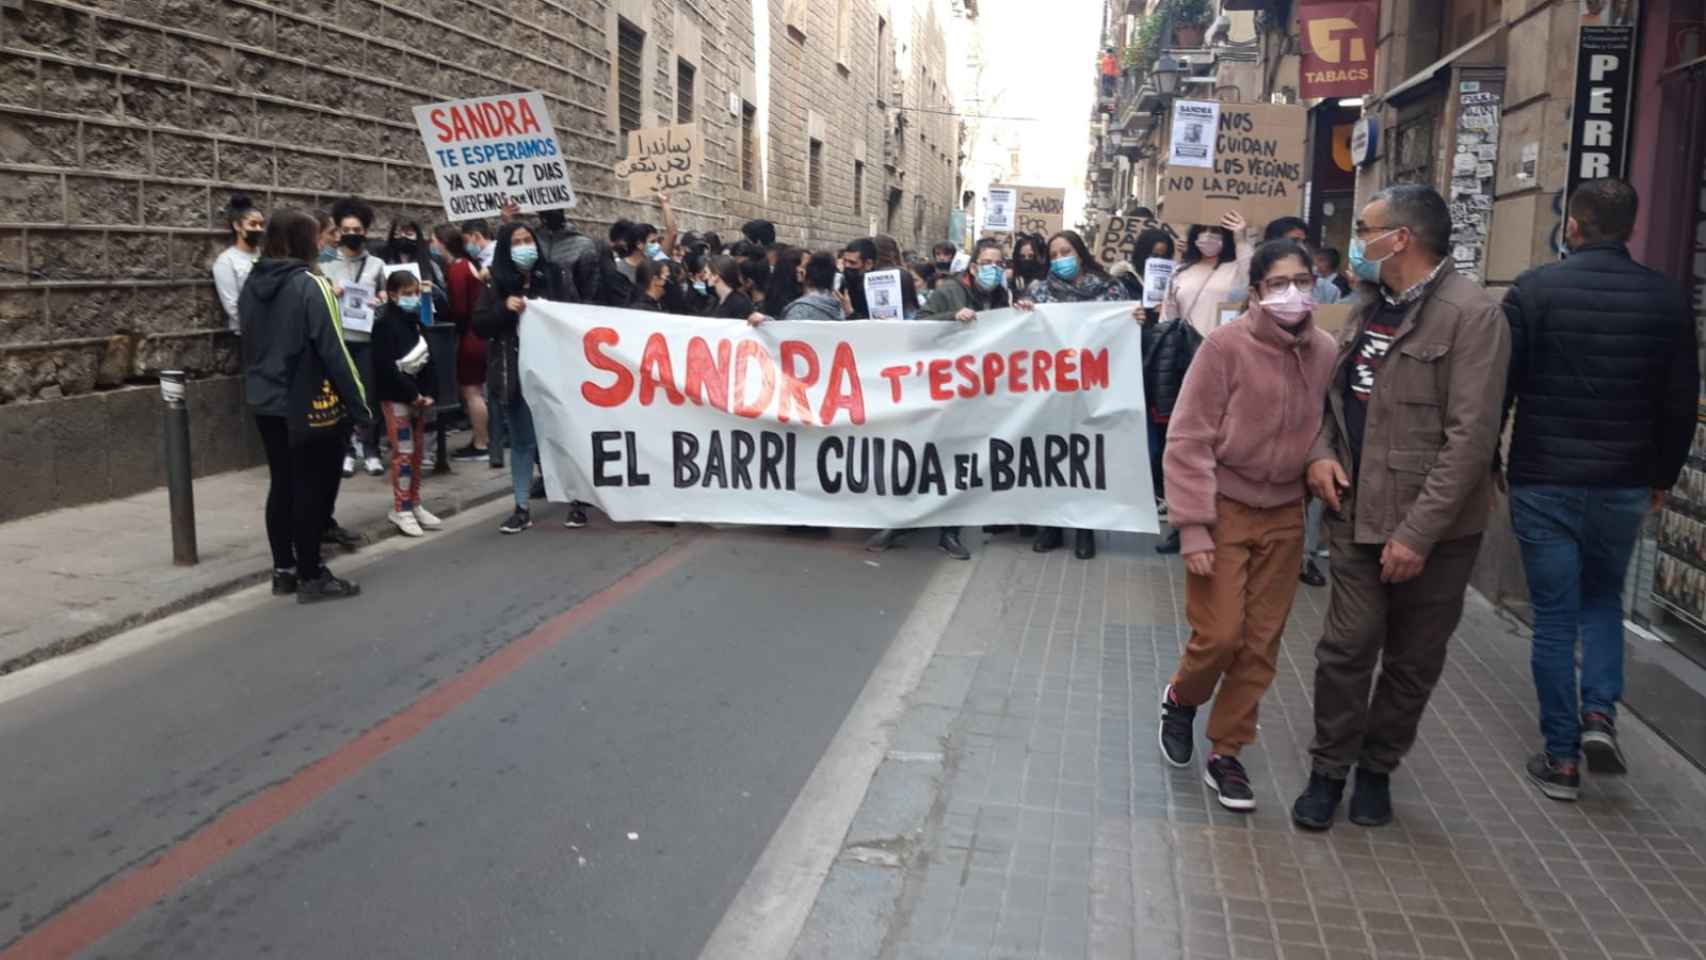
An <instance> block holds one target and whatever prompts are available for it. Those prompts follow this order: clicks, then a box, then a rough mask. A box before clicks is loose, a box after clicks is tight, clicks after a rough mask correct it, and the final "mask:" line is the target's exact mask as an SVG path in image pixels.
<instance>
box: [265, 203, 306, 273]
mask: <svg viewBox="0 0 1706 960" xmlns="http://www.w3.org/2000/svg"><path fill="white" fill-rule="evenodd" d="M261 256H263V257H266V258H267V259H269V260H301V261H304V262H308V261H312V260H318V259H319V257H320V220H319V218H317V217H315V216H314V215H313V214H311V213H309V212H307V211H306V210H298V209H296V208H295V207H285V208H284V209H283V210H275V211H273V215H272V219H271V220H268V221H267V235H266V239H265V240H263V241H262V242H261Z"/></svg>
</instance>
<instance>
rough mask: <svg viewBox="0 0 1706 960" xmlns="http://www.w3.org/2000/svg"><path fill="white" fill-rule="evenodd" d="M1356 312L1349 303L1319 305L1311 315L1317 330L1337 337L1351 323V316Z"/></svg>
mask: <svg viewBox="0 0 1706 960" xmlns="http://www.w3.org/2000/svg"><path fill="white" fill-rule="evenodd" d="M1355 312H1356V308H1355V307H1354V306H1353V305H1351V304H1348V303H1317V304H1316V305H1315V309H1314V310H1312V311H1310V315H1311V316H1313V317H1314V318H1315V326H1316V327H1317V328H1319V329H1321V330H1325V331H1327V332H1328V333H1330V334H1332V335H1333V336H1334V337H1337V336H1338V335H1339V331H1340V330H1343V329H1345V325H1346V324H1348V323H1350V322H1351V315H1352V314H1354V313H1355Z"/></svg>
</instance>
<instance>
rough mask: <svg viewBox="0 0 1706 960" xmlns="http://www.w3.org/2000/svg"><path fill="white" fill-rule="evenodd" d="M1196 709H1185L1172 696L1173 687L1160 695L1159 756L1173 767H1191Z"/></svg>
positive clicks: (1168, 687) (1169, 685)
mask: <svg viewBox="0 0 1706 960" xmlns="http://www.w3.org/2000/svg"><path fill="white" fill-rule="evenodd" d="M1196 719H1197V708H1196V707H1187V706H1185V705H1184V704H1182V703H1180V702H1179V701H1178V699H1177V698H1175V697H1174V696H1173V685H1172V684H1170V683H1169V684H1167V689H1166V690H1164V691H1162V693H1161V734H1160V740H1161V756H1163V757H1165V758H1166V759H1167V762H1168V763H1170V764H1172V765H1173V766H1175V767H1188V766H1190V765H1191V748H1192V745H1193V744H1194V742H1195V740H1196V734H1195V731H1194V730H1193V729H1192V727H1193V724H1195V722H1196Z"/></svg>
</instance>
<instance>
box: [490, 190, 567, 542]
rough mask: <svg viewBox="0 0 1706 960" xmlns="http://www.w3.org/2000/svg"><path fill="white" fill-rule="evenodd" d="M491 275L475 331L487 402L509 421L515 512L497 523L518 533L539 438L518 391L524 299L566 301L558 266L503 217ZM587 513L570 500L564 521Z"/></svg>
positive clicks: (524, 520) (528, 522)
mask: <svg viewBox="0 0 1706 960" xmlns="http://www.w3.org/2000/svg"><path fill="white" fill-rule="evenodd" d="M491 274H492V279H491V282H490V283H488V284H487V285H486V288H485V289H484V290H483V291H481V292H480V303H479V306H476V307H475V308H474V332H475V333H478V334H479V335H480V336H482V337H485V338H486V339H487V340H488V341H490V347H489V348H488V349H487V351H486V383H487V384H488V385H489V387H490V390H491V397H492V402H493V403H496V404H500V405H501V406H502V407H503V410H504V415H505V417H507V422H508V424H509V450H510V455H509V475H510V481H511V483H512V484H513V492H514V494H515V512H514V513H512V514H510V517H509V519H508V520H505V521H504V522H503V526H501V527H499V528H498V529H499V530H500V531H501V532H503V533H520V532H522V531H523V530H526V529H527V528H528V527H531V526H533V514H532V512H531V511H530V509H529V507H528V502H529V498H530V496H531V495H532V488H533V464H534V462H535V460H536V459H537V457H538V452H539V441H538V438H537V437H536V436H535V434H534V432H533V411H532V410H531V409H529V408H528V406H527V398H525V397H523V396H522V393H521V324H522V322H523V319H524V317H525V315H526V313H527V301H528V300H556V301H565V302H566V301H568V300H569V299H570V298H569V297H568V296H567V295H566V294H565V285H564V281H563V275H562V272H561V271H559V270H558V269H557V266H556V265H555V264H553V263H551V262H550V261H548V260H545V259H544V258H542V257H541V256H540V255H539V241H538V240H537V239H536V238H535V237H534V236H533V231H532V230H530V229H528V227H527V225H526V224H524V223H506V224H504V225H503V227H502V228H500V229H499V230H498V239H497V248H496V250H495V251H494V252H493V255H492V268H491ZM585 524H586V513H585V512H584V511H583V510H582V509H581V506H580V505H579V504H570V505H569V519H568V520H567V521H566V522H565V526H584V525H585Z"/></svg>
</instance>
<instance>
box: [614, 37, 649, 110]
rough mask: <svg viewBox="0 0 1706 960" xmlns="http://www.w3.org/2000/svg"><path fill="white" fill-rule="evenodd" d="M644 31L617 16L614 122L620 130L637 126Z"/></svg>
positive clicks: (639, 108)
mask: <svg viewBox="0 0 1706 960" xmlns="http://www.w3.org/2000/svg"><path fill="white" fill-rule="evenodd" d="M645 49H646V32H645V31H644V30H641V29H640V28H639V27H636V26H634V25H633V24H631V23H629V22H628V21H626V20H623V19H621V18H617V20H616V122H617V124H618V126H620V127H621V130H622V133H624V134H626V133H627V132H628V131H630V130H638V129H640V111H641V107H640V104H641V100H640V82H641V70H640V59H641V54H642V53H644V51H645Z"/></svg>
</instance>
